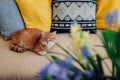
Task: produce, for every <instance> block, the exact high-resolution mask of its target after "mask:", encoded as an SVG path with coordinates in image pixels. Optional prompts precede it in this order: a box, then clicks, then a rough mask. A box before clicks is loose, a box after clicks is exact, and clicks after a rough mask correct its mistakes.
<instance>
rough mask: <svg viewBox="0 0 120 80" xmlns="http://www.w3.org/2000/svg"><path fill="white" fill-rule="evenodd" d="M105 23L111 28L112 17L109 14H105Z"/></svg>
mask: <svg viewBox="0 0 120 80" xmlns="http://www.w3.org/2000/svg"><path fill="white" fill-rule="evenodd" d="M105 21H106V23H107V25H108V26H112V23H113V16H112V14H111V13H107V15H106V16H105Z"/></svg>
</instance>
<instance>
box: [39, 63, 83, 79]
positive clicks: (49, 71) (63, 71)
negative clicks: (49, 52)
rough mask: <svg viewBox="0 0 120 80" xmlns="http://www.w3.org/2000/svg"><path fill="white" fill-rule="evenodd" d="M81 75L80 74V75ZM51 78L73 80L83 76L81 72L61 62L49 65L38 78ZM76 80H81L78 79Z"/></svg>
mask: <svg viewBox="0 0 120 80" xmlns="http://www.w3.org/2000/svg"><path fill="white" fill-rule="evenodd" d="M78 73H79V74H78ZM46 75H47V76H49V77H51V78H52V79H53V80H73V79H71V78H75V77H76V76H81V74H80V71H79V70H75V69H72V68H70V67H67V66H65V65H63V63H61V64H60V62H53V63H50V64H48V65H47V66H46V67H45V68H44V69H43V70H42V71H41V72H40V73H39V74H38V76H37V78H38V79H40V80H46V77H45V76H46ZM76 80H80V77H79V79H76Z"/></svg>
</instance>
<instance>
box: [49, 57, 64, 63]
mask: <svg viewBox="0 0 120 80" xmlns="http://www.w3.org/2000/svg"><path fill="white" fill-rule="evenodd" d="M51 58H52V59H53V60H54V61H55V62H57V61H59V62H64V61H63V60H61V59H60V58H58V57H56V56H51Z"/></svg>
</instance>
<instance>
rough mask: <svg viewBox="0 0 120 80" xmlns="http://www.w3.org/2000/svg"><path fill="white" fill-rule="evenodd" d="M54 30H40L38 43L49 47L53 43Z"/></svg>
mask: <svg viewBox="0 0 120 80" xmlns="http://www.w3.org/2000/svg"><path fill="white" fill-rule="evenodd" d="M55 41H56V31H54V32H42V33H41V38H40V43H41V44H42V45H43V46H46V47H47V48H51V47H53V46H54V45H55Z"/></svg>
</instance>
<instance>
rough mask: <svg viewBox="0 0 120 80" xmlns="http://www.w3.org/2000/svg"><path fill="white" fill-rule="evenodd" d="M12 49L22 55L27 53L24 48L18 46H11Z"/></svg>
mask: <svg viewBox="0 0 120 80" xmlns="http://www.w3.org/2000/svg"><path fill="white" fill-rule="evenodd" d="M10 49H11V50H13V51H16V52H20V53H22V52H24V51H25V49H24V48H22V47H20V46H16V45H15V44H11V45H10Z"/></svg>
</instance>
